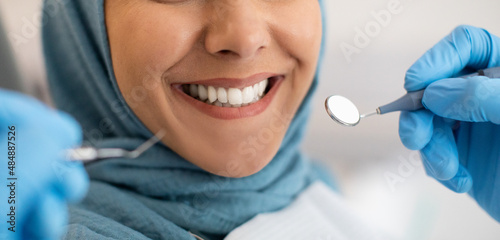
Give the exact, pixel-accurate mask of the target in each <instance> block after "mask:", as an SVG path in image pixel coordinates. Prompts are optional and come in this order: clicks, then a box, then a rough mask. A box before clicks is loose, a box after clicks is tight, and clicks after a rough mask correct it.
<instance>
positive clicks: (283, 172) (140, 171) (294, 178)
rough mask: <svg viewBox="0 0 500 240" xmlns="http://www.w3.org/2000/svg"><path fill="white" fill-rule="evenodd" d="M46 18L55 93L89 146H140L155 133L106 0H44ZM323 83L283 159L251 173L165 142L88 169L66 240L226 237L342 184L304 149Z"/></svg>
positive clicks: (296, 124)
mask: <svg viewBox="0 0 500 240" xmlns="http://www.w3.org/2000/svg"><path fill="white" fill-rule="evenodd" d="M320 3H321V4H322V1H320ZM322 9H323V8H322ZM43 14H44V15H43V24H44V25H43V26H44V27H43V30H42V31H43V37H42V38H43V48H44V54H45V60H46V68H47V75H48V82H49V87H50V91H51V95H52V98H53V101H54V103H55V105H56V107H57V108H59V109H61V110H63V111H65V112H68V113H70V114H71V115H72V116H73V117H74V118H76V119H77V120H78V122H79V123H80V124H81V126H82V130H83V134H84V142H85V143H86V144H90V145H93V146H94V147H97V148H106V147H113V148H124V149H129V150H131V149H135V148H136V147H137V146H139V145H140V144H142V143H143V142H144V141H146V140H147V139H149V138H150V137H152V136H153V135H154V134H153V133H151V132H150V131H149V130H148V129H147V128H146V126H145V125H144V124H143V123H142V122H141V121H140V120H139V118H138V117H137V116H136V115H135V114H134V113H133V112H132V110H131V108H130V107H129V106H128V105H127V103H126V102H125V100H124V98H123V96H122V94H121V92H120V91H119V88H118V85H117V82H116V79H115V76H114V71H113V67H112V62H111V56H110V48H109V43H108V36H107V32H106V25H105V18H104V17H105V15H104V0H45V2H44V8H43ZM323 16H324V14H323ZM324 35H325V34H323V36H324ZM323 42H324V41H323ZM320 58H321V57H320ZM318 69H319V67H318ZM317 72H318V71H317ZM317 84H318V80H317V76H316V77H315V78H314V80H313V83H312V85H311V88H310V89H309V91H308V93H307V96H306V97H305V99H304V101H303V102H302V104H301V106H300V108H299V109H298V111H297V113H296V114H295V116H294V118H293V120H292V122H291V124H290V127H289V129H288V130H287V133H286V135H285V137H284V139H283V142H282V144H281V146H280V148H279V150H278V152H277V154H276V155H275V157H274V158H273V159H272V161H271V162H270V163H269V164H268V165H267V166H266V167H264V168H263V169H262V170H261V171H259V172H258V173H255V174H253V175H251V176H248V177H243V178H229V177H222V176H217V175H214V174H211V173H208V172H206V171H204V170H203V169H201V168H199V167H198V166H196V165H194V164H192V163H190V162H188V161H187V160H185V159H183V158H182V157H181V156H179V155H178V154H177V153H175V152H174V151H172V150H171V149H169V148H168V147H167V146H165V145H163V144H161V143H158V144H156V145H155V146H153V147H152V148H151V149H149V150H148V151H146V152H144V153H143V154H142V155H141V156H139V157H138V158H137V159H123V158H116V159H107V160H104V161H99V162H95V163H91V164H88V165H86V166H85V167H86V170H87V173H88V175H89V177H90V180H91V183H90V187H89V190H88V193H87V196H86V197H85V199H84V200H83V201H82V202H80V203H78V204H75V205H71V206H70V220H69V225H68V231H67V234H66V238H67V239H103V238H108V239H194V238H193V236H192V235H191V234H189V232H192V233H195V234H198V235H200V236H204V238H206V239H222V238H223V237H224V236H225V235H226V234H227V233H229V232H230V231H231V230H233V229H234V228H236V227H237V226H239V225H241V224H243V223H244V222H246V221H248V220H249V219H251V218H252V217H254V216H255V215H257V214H259V213H264V212H272V211H277V210H280V209H282V208H284V207H286V206H287V205H288V204H289V203H291V201H292V200H293V199H294V198H295V197H296V196H297V195H298V194H299V193H300V192H301V191H303V190H304V189H305V188H306V187H307V186H309V185H310V184H311V183H312V182H314V181H316V180H322V181H324V182H326V183H327V184H329V185H330V186H332V187H333V183H332V181H331V179H330V178H329V176H328V173H326V172H325V171H324V170H322V169H324V168H323V167H322V166H319V165H317V164H315V163H313V162H312V161H310V159H309V158H307V157H306V156H305V155H304V154H303V153H301V151H300V150H299V147H300V143H301V140H302V138H303V136H304V132H305V125H306V123H307V119H308V115H309V113H310V103H311V99H312V94H313V92H314V90H315V89H316V86H317ZM167 134H168V133H167Z"/></svg>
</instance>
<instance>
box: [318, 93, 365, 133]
mask: <svg viewBox="0 0 500 240" xmlns="http://www.w3.org/2000/svg"><path fill="white" fill-rule="evenodd" d="M325 108H326V111H327V112H328V115H330V117H331V118H332V119H333V120H335V121H336V122H338V123H340V124H342V125H345V126H355V125H356V124H358V123H359V119H360V116H359V111H358V108H357V107H356V106H355V105H354V103H352V102H351V101H350V100H349V99H347V98H345V97H342V96H339V95H333V96H330V97H328V98H327V99H326V101H325Z"/></svg>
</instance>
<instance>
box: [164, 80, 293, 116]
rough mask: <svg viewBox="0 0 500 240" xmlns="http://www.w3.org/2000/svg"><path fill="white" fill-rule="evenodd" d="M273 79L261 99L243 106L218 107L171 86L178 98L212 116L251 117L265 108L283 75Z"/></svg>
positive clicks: (274, 93)
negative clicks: (271, 84) (269, 87)
mask: <svg viewBox="0 0 500 240" xmlns="http://www.w3.org/2000/svg"><path fill="white" fill-rule="evenodd" d="M274 81H275V82H274V84H273V86H272V87H271V89H269V92H268V93H267V94H266V95H265V96H264V97H263V98H262V99H260V100H259V101H257V102H255V103H252V104H250V105H247V106H244V107H218V106H214V105H210V104H207V103H204V102H201V101H199V100H196V99H194V98H193V97H191V96H189V95H187V94H186V93H184V92H183V91H182V89H180V88H179V87H174V86H172V88H173V89H174V92H175V94H177V95H178V96H179V97H180V98H182V99H184V100H185V101H186V102H188V103H189V104H191V105H193V106H194V107H195V108H196V109H198V110H199V111H201V112H203V113H205V114H207V115H209V116H211V117H214V118H219V119H224V120H232V119H239V118H246V117H252V116H255V115H258V114H260V113H261V112H263V111H264V110H266V109H267V107H268V106H269V104H270V103H271V101H272V100H273V98H274V96H275V95H276V92H277V91H278V88H279V87H280V85H281V82H282V81H283V76H279V77H277V79H276V80H274Z"/></svg>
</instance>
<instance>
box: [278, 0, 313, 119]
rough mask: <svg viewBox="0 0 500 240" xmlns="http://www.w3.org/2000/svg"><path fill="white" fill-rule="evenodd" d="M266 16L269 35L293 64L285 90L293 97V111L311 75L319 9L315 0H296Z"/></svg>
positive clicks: (306, 88)
mask: <svg viewBox="0 0 500 240" xmlns="http://www.w3.org/2000/svg"><path fill="white" fill-rule="evenodd" d="M286 8H287V9H286V10H282V11H277V12H278V13H277V14H276V13H274V14H272V15H270V16H271V17H270V19H269V22H271V24H272V29H273V36H274V38H275V40H276V42H277V43H278V45H279V46H280V48H281V49H284V51H285V52H286V53H287V54H288V55H290V57H291V58H293V59H295V61H296V68H295V69H294V71H293V76H292V78H293V81H292V82H291V84H289V85H288V86H287V87H288V88H289V91H290V92H291V95H292V96H293V98H288V99H296V101H295V102H293V106H291V107H293V109H291V110H296V109H297V108H298V106H299V105H300V103H301V102H302V99H303V98H304V97H305V95H306V93H307V91H308V89H309V87H310V85H311V83H312V80H313V78H314V74H315V73H316V67H317V61H318V57H319V51H320V48H321V40H322V34H323V32H322V21H321V10H320V6H319V3H318V1H311V0H296V1H294V2H293V4H290V6H288V7H286Z"/></svg>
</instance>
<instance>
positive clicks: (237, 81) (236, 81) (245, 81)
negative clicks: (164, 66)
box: [172, 72, 280, 88]
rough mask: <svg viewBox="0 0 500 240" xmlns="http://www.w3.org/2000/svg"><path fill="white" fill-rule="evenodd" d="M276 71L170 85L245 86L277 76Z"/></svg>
mask: <svg viewBox="0 0 500 240" xmlns="http://www.w3.org/2000/svg"><path fill="white" fill-rule="evenodd" d="M279 75H280V74H276V73H267V72H264V73H257V74H254V75H252V76H250V77H247V78H213V79H206V80H197V81H192V82H183V83H175V84H172V85H182V84H200V85H204V86H213V87H222V88H245V87H248V86H253V85H254V84H256V83H259V82H261V81H263V80H265V79H268V78H271V77H276V76H279Z"/></svg>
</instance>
